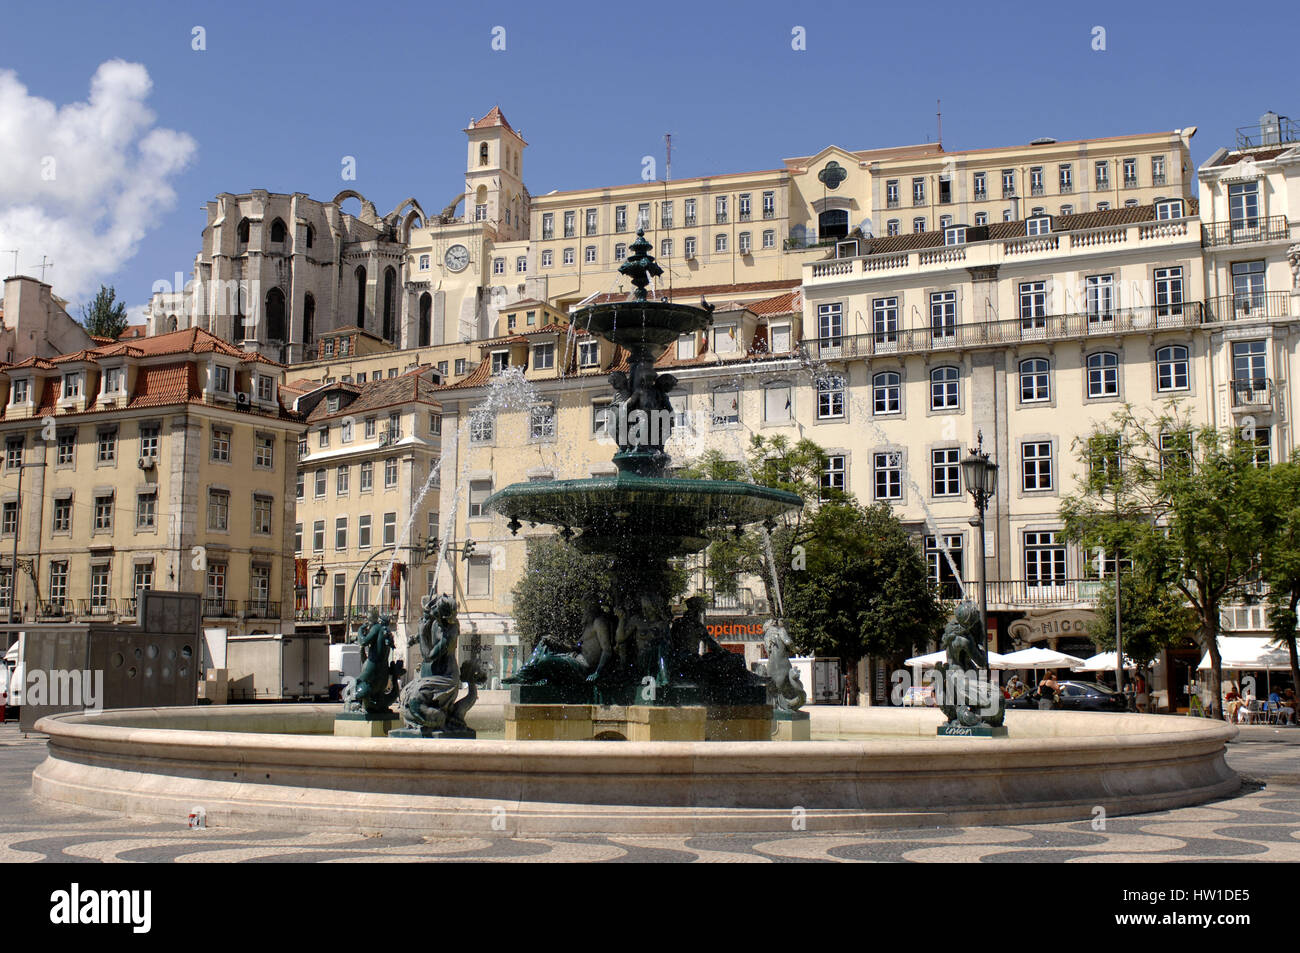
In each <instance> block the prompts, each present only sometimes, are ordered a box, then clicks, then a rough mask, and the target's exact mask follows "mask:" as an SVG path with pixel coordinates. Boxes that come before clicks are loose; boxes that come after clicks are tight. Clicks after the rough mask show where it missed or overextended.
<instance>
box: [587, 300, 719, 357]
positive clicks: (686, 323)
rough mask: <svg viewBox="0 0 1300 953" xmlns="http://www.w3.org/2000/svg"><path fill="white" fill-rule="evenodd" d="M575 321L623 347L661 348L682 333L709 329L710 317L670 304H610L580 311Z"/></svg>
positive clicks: (620, 302) (711, 320) (701, 311)
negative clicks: (646, 346)
mask: <svg viewBox="0 0 1300 953" xmlns="http://www.w3.org/2000/svg"><path fill="white" fill-rule="evenodd" d="M575 320H576V322H577V326H578V327H580V328H583V329H585V330H587V331H590V332H591V333H593V334H597V335H599V336H600V337H603V338H605V340H607V341H613V342H614V343H615V344H621V345H623V346H624V347H632V346H634V345H648V346H653V347H660V348H664V347H667V346H668V345H669V344H672V343H673V342H674V341H676V340H677V339H678V338H679V337H681V336H682V335H683V334H691V333H694V332H696V331H703V330H704V329H705V328H707V327H709V326H710V325H711V324H712V323H713V315H712V313H710V312H708V311H705V310H704V309H703V308H696V307H692V306H690V305H682V304H675V303H673V302H671V301H611V302H606V303H605V304H597V305H592V306H591V307H589V308H583V309H582V311H580V312H579V313H578V316H577V318H576V319H575Z"/></svg>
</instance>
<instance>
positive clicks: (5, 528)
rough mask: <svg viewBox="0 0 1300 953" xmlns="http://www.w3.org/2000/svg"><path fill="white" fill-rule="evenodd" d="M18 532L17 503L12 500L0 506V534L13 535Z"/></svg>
mask: <svg viewBox="0 0 1300 953" xmlns="http://www.w3.org/2000/svg"><path fill="white" fill-rule="evenodd" d="M17 532H18V503H17V501H12V502H9V503H5V504H4V506H3V507H0V536H13V535H14V534H15V533H17Z"/></svg>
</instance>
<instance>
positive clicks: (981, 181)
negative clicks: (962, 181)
mask: <svg viewBox="0 0 1300 953" xmlns="http://www.w3.org/2000/svg"><path fill="white" fill-rule="evenodd" d="M971 191H972V192H973V193H974V195H975V201H977V202H982V201H983V200H984V199H987V198H988V197H989V189H988V173H986V172H976V173H975V175H974V176H972V178H971Z"/></svg>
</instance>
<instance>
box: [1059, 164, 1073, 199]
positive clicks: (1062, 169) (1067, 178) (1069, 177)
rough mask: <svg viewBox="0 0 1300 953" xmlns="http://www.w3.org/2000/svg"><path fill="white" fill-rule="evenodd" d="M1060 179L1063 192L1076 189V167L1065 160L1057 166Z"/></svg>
mask: <svg viewBox="0 0 1300 953" xmlns="http://www.w3.org/2000/svg"><path fill="white" fill-rule="evenodd" d="M1057 172H1058V175H1059V180H1060V183H1061V194H1063V195H1064V194H1065V193H1067V192H1073V191H1074V167H1073V166H1071V165H1070V163H1068V162H1065V163H1062V164H1061V165H1060V166H1058V167H1057Z"/></svg>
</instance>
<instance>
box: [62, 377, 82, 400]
mask: <svg viewBox="0 0 1300 953" xmlns="http://www.w3.org/2000/svg"><path fill="white" fill-rule="evenodd" d="M80 396H81V375H80V374H64V375H63V397H64V398H65V399H67V398H72V397H80Z"/></svg>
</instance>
